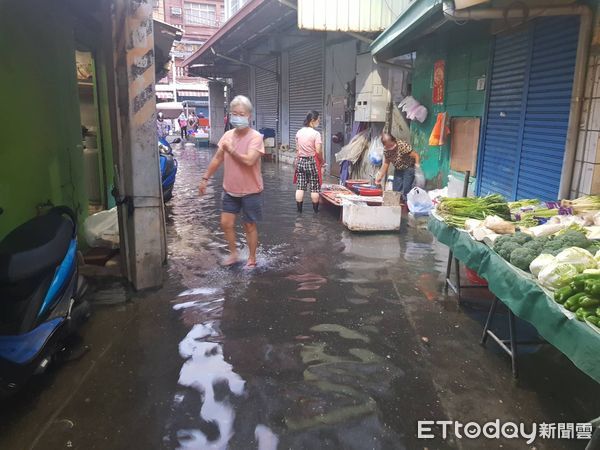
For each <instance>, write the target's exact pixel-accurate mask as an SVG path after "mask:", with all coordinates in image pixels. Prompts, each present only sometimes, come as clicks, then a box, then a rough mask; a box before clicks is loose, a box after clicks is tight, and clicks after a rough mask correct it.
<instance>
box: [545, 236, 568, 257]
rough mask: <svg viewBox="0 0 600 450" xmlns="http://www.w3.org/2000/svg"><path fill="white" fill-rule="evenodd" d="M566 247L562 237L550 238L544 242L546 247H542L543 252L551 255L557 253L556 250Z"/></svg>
mask: <svg viewBox="0 0 600 450" xmlns="http://www.w3.org/2000/svg"><path fill="white" fill-rule="evenodd" d="M563 247H564V245H563V243H562V240H560V239H558V238H557V239H550V240H548V242H546V244H544V247H543V248H542V253H548V254H550V255H556V253H554V252H555V251H556V250H562V248H563Z"/></svg>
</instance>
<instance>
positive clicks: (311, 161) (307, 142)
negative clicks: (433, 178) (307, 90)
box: [294, 111, 323, 213]
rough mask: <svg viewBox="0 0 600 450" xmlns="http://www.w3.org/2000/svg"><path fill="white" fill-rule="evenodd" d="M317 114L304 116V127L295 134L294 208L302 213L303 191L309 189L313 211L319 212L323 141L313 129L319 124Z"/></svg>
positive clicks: (319, 134)
mask: <svg viewBox="0 0 600 450" xmlns="http://www.w3.org/2000/svg"><path fill="white" fill-rule="evenodd" d="M320 121H321V120H320V117H319V113H318V112H317V111H311V112H309V113H308V114H307V115H306V119H305V120H304V127H302V128H301V129H300V130H298V133H296V151H297V158H296V171H295V173H294V183H297V188H296V189H297V190H296V207H297V208H298V212H299V213H301V212H302V204H303V202H304V191H306V190H307V189H310V199H311V201H312V205H313V211H314V212H319V192H321V181H322V180H321V164H322V163H323V141H322V140H321V133H319V132H318V131H317V130H315V128H317V127H318V126H319V123H320Z"/></svg>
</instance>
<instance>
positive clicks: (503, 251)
mask: <svg viewBox="0 0 600 450" xmlns="http://www.w3.org/2000/svg"><path fill="white" fill-rule="evenodd" d="M518 248H521V246H520V245H519V244H517V243H516V242H507V243H506V244H504V245H503V246H502V247H500V249H499V250H496V251H497V252H498V254H499V255H500V256H502V257H503V258H504V259H506V260H507V261H510V254H511V253H512V252H513V250H516V249H518ZM494 250H495V248H494Z"/></svg>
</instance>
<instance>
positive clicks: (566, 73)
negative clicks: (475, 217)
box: [516, 17, 579, 200]
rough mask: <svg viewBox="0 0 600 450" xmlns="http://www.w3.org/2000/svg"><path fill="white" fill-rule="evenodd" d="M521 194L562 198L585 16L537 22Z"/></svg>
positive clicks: (517, 187) (518, 187) (530, 79)
mask: <svg viewBox="0 0 600 450" xmlns="http://www.w3.org/2000/svg"><path fill="white" fill-rule="evenodd" d="M534 27H535V32H534V41H533V58H532V62H531V71H530V75H529V89H528V93H527V109H526V113H525V124H524V127H523V146H522V149H521V162H520V168H519V177H518V180H517V186H516V197H517V198H541V199H542V200H556V199H557V198H558V189H559V186H560V177H561V173H562V166H563V157H564V153H565V143H566V139H567V126H568V123H569V114H570V110H571V93H572V89H573V76H574V72H575V60H576V55H577V41H578V33H579V17H566V18H562V17H560V18H552V19H545V20H538V21H536V23H535V25H534Z"/></svg>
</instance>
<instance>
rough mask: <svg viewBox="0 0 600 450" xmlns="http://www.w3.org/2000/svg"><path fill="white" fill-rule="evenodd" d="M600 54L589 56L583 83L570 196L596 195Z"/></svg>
mask: <svg viewBox="0 0 600 450" xmlns="http://www.w3.org/2000/svg"><path fill="white" fill-rule="evenodd" d="M599 140H600V57H598V56H594V55H592V56H590V58H589V64H588V68H587V77H586V83H585V95H584V101H583V108H582V113H581V120H580V123H579V136H578V138H577V153H576V156H575V167H574V171H573V180H572V181H571V198H576V197H579V196H581V195H584V194H600V151H598V147H599Z"/></svg>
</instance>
